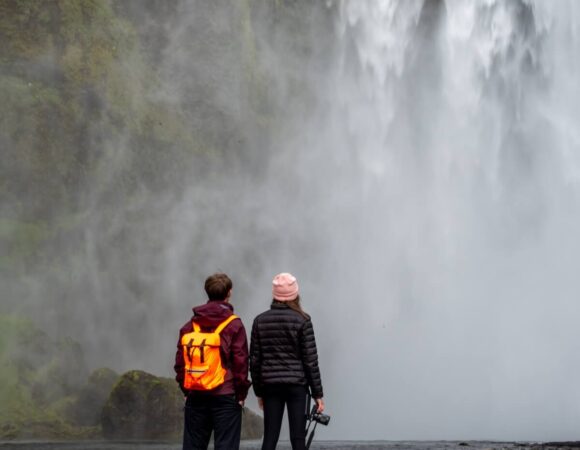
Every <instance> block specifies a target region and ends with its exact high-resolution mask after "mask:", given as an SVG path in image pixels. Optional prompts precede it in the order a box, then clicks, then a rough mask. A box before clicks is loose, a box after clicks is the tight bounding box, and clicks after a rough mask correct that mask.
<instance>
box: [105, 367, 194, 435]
mask: <svg viewBox="0 0 580 450" xmlns="http://www.w3.org/2000/svg"><path fill="white" fill-rule="evenodd" d="M182 421H183V395H182V394H181V392H180V390H179V389H178V387H177V385H176V383H175V381H174V380H173V379H170V378H159V377H156V376H154V375H151V374H149V373H147V372H143V371H140V370H132V371H130V372H127V373H125V374H124V375H123V376H121V378H120V379H119V381H118V382H117V383H116V384H115V386H114V387H113V390H112V391H111V393H110V395H109V399H108V400H107V402H106V404H105V406H104V408H103V412H102V415H101V425H102V429H103V436H104V437H106V438H107V439H138V440H157V439H178V438H179V437H180V436H181V432H182V431H181V430H182Z"/></svg>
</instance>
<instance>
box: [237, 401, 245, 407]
mask: <svg viewBox="0 0 580 450" xmlns="http://www.w3.org/2000/svg"><path fill="white" fill-rule="evenodd" d="M238 403H239V404H240V406H241V407H242V408H243V407H244V401H243V400H240V401H239V402H238Z"/></svg>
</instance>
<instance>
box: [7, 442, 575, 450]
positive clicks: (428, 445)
mask: <svg viewBox="0 0 580 450" xmlns="http://www.w3.org/2000/svg"><path fill="white" fill-rule="evenodd" d="M210 448H212V447H210ZM241 448H242V449H244V450H259V449H260V442H259V441H245V442H243V443H242V446H241ZM310 448H311V450H318V449H320V450H322V449H324V450H330V449H332V450H379V449H387V450H389V449H390V450H427V449H431V450H443V449H458V450H462V449H463V450H470V449H473V450H492V449H493V450H496V449H498V450H499V449H518V450H526V449H530V450H566V449H580V441H579V442H554V443H530V442H489V441H321V442H316V441H315V442H313V443H312V446H311V447H310ZM0 449H12V450H59V449H63V450H77V449H78V450H133V449H135V450H139V449H142V450H181V445H178V444H174V443H166V444H164V443H151V442H95V441H85V442H0ZM290 449H291V447H290V444H289V443H287V442H280V444H278V450H290Z"/></svg>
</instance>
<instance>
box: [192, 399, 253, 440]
mask: <svg viewBox="0 0 580 450" xmlns="http://www.w3.org/2000/svg"><path fill="white" fill-rule="evenodd" d="M212 431H213V432H214V445H215V446H214V448H215V450H236V449H239V448H240V434H241V431H242V407H241V406H240V404H239V403H238V402H237V401H236V399H235V397H234V395H211V394H208V393H206V392H193V393H191V394H189V395H188V397H187V400H186V402H185V425H184V428H183V450H206V449H207V447H208V445H209V439H210V436H211V432H212Z"/></svg>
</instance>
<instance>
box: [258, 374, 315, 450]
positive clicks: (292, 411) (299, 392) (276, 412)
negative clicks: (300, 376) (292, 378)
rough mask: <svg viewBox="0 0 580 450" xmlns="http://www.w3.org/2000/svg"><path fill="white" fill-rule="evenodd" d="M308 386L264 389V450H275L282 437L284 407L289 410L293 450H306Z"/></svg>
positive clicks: (273, 386) (280, 386)
mask: <svg viewBox="0 0 580 450" xmlns="http://www.w3.org/2000/svg"><path fill="white" fill-rule="evenodd" d="M307 394H308V390H307V388H306V386H300V385H297V384H272V385H267V386H265V387H264V389H263V393H262V400H263V401H264V440H263V442H262V450H274V449H275V448H276V444H277V443H278V439H279V437H280V428H281V427H282V418H283V417H284V407H285V406H286V407H287V408H288V425H289V428H290V443H291V444H292V449H293V450H304V449H305V448H306V447H305V445H306V444H305V440H306V397H307Z"/></svg>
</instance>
